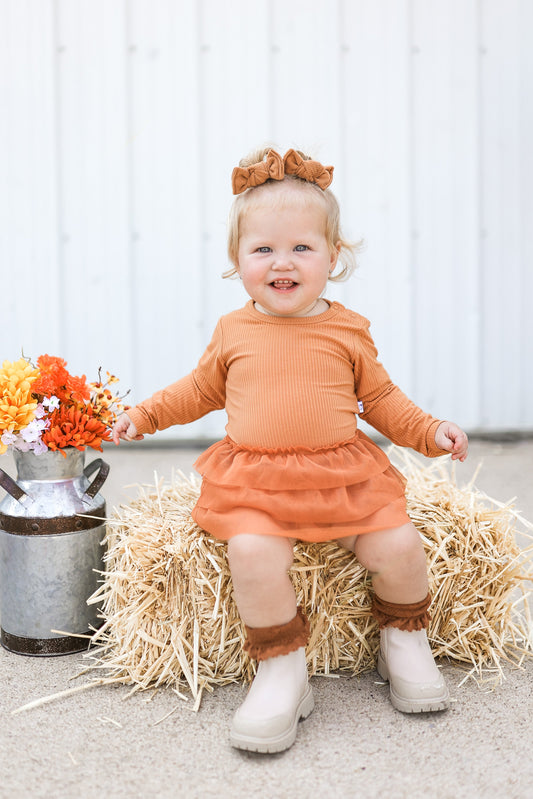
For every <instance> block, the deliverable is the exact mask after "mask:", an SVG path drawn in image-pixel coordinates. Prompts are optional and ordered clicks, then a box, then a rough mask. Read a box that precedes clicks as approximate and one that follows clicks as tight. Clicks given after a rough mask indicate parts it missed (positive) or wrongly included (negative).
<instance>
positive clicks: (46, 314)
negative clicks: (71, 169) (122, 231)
mask: <svg viewBox="0 0 533 799" xmlns="http://www.w3.org/2000/svg"><path fill="white" fill-rule="evenodd" d="M55 58H56V52H55V46H54V17H53V7H52V4H51V3H36V2H31V0H23V1H22V2H20V0H7V2H3V3H2V5H1V6H0V108H1V114H0V185H1V187H2V190H1V191H0V273H1V275H2V308H1V341H2V352H1V353H0V362H1V361H3V360H4V359H8V360H13V359H17V358H19V357H20V355H21V352H22V351H24V354H25V355H27V356H29V357H32V358H33V359H35V358H37V356H38V355H39V354H41V353H42V352H45V351H51V352H54V351H57V350H58V347H59V329H60V325H59V320H60V318H61V315H62V313H64V309H62V308H60V305H59V291H58V287H59V273H58V260H57V207H56V191H57V182H56V138H55V137H56V121H55V101H56V98H55V85H54V61H55Z"/></svg>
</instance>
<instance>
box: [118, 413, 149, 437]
mask: <svg viewBox="0 0 533 799" xmlns="http://www.w3.org/2000/svg"><path fill="white" fill-rule="evenodd" d="M112 438H113V441H114V442H115V444H118V443H119V440H120V439H121V438H122V439H123V440H124V441H142V440H143V438H144V436H143V435H139V434H138V433H137V428H136V427H135V425H134V424H133V422H132V421H131V419H130V417H129V416H128V414H127V413H123V414H122V415H121V416H119V417H118V419H117V421H116V422H115V424H114V425H113V433H112Z"/></svg>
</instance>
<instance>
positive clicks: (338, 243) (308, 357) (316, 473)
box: [113, 150, 468, 752]
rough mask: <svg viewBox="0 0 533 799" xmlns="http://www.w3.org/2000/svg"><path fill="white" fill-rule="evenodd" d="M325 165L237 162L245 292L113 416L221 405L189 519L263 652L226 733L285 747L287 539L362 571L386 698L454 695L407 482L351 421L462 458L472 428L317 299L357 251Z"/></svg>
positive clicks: (138, 427)
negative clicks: (185, 366)
mask: <svg viewBox="0 0 533 799" xmlns="http://www.w3.org/2000/svg"><path fill="white" fill-rule="evenodd" d="M332 173H333V167H324V166H322V165H321V164H320V163H318V162H317V161H313V160H311V159H309V158H307V157H306V156H305V155H303V154H302V153H300V152H298V151H294V150H289V151H288V152H287V153H286V154H285V156H283V157H281V156H280V155H279V154H278V153H277V152H275V151H274V150H268V151H263V152H260V153H257V154H255V156H251V157H250V158H249V159H247V160H245V161H242V162H241V165H240V167H236V168H235V169H234V170H233V176H232V183H233V192H234V194H236V195H238V196H237V198H236V199H235V201H234V204H233V207H232V210H231V214H230V224H229V256H230V259H231V262H232V263H233V265H234V269H233V270H231V271H230V272H228V273H227V276H228V275H230V274H236V275H238V276H239V277H240V279H241V280H242V282H243V285H244V288H245V289H246V291H247V293H248V294H249V295H250V298H251V299H250V300H249V301H248V302H247V303H246V305H245V306H244V307H243V308H241V309H240V310H237V311H234V312H232V313H230V314H227V315H226V316H223V317H222V318H221V319H220V320H219V322H218V324H217V326H216V328H215V331H214V334H213V338H212V340H211V343H210V344H209V346H208V347H207V349H206V351H205V353H204V354H203V356H202V357H201V359H200V361H199V363H198V366H197V367H196V368H195V369H194V370H193V371H192V372H191V374H190V375H188V376H187V377H184V378H182V379H181V380H178V381H177V382H176V383H173V384H172V385H170V386H168V387H167V388H165V389H163V390H161V391H159V392H157V393H156V394H154V395H153V397H152V398H151V399H148V400H146V401H145V402H142V403H140V404H139V405H137V406H136V407H135V408H132V409H130V410H128V412H127V414H123V415H122V416H121V417H120V418H119V420H118V421H117V423H116V425H115V428H114V431H113V440H114V442H115V443H116V444H118V443H119V439H125V440H139V439H142V438H143V434H144V433H153V432H155V430H163V429H165V428H167V427H169V426H170V425H173V424H186V423H187V422H191V421H193V420H195V419H198V418H199V417H201V416H204V415H205V414H206V413H208V412H209V411H212V410H215V409H220V408H225V409H226V412H227V415H228V424H227V426H226V431H227V436H226V437H225V438H224V440H222V441H219V442H217V443H216V444H214V445H213V446H212V447H210V448H209V449H208V450H207V451H206V452H204V453H203V454H202V455H200V457H199V458H198V459H197V461H196V463H195V467H196V468H197V469H198V471H199V472H200V473H201V474H202V477H203V481H202V489H201V494H200V498H199V499H198V502H197V504H196V507H195V509H194V511H193V517H194V519H195V521H196V522H197V523H198V524H199V525H200V527H202V528H203V529H204V530H207V531H208V532H209V533H210V534H211V535H213V536H215V537H216V538H219V539H223V540H227V541H228V559H229V565H230V569H231V575H232V580H233V585H234V596H235V601H236V604H237V607H238V610H239V614H240V616H241V618H242V620H243V623H244V625H245V628H246V634H247V640H246V645H245V648H246V651H247V652H248V653H249V655H250V657H252V658H255V659H256V660H257V661H258V668H257V673H256V677H255V679H254V681H253V683H252V686H251V688H250V691H249V692H248V694H247V697H246V699H245V701H244V703H243V704H242V706H241V707H240V708H239V709H238V710H237V712H236V714H235V716H234V718H233V722H232V727H231V735H230V739H231V743H232V744H233V746H235V747H237V748H240V749H247V750H252V751H257V752H279V751H282V750H284V749H287V748H288V747H289V746H291V745H292V743H293V742H294V740H295V737H296V728H297V725H298V721H299V719H300V718H306V717H307V716H308V715H309V714H310V713H311V711H312V709H313V695H312V692H311V687H310V686H309V685H308V679H307V669H306V660H305V646H306V643H307V641H308V637H309V624H308V621H307V619H306V617H305V615H304V613H303V612H302V609H301V608H297V606H296V598H295V593H294V589H293V587H292V583H291V581H290V578H289V575H288V571H289V569H290V567H291V563H292V559H293V544H294V540H295V539H300V540H303V541H315V542H316V541H331V540H334V541H337V542H338V543H339V544H340V545H342V546H344V547H346V548H347V549H349V550H351V551H352V552H354V553H355V556H356V557H357V559H358V560H359V561H360V563H361V564H362V565H363V566H364V567H365V568H366V569H368V570H369V572H370V574H371V576H372V585H373V591H374V595H373V613H374V615H375V618H376V619H377V621H378V622H379V626H380V629H381V633H380V636H381V637H380V651H379V659H378V671H379V673H380V675H381V676H382V678H383V679H385V680H388V681H389V684H390V697H391V700H392V704H393V705H394V707H395V708H397V709H398V710H401V711H403V712H404V713H417V712H420V711H434V710H444V709H445V708H446V707H447V706H448V704H449V697H448V690H447V688H446V685H445V683H444V680H443V678H442V676H441V674H440V672H439V671H438V669H437V667H436V666H435V662H434V660H433V656H432V654H431V650H430V647H429V644H428V640H427V637H426V627H427V625H428V621H429V615H428V607H429V605H430V596H429V593H428V580H427V569H426V560H425V554H424V550H423V547H422V543H421V540H420V536H419V534H418V532H417V530H416V529H415V527H414V526H413V524H412V523H411V521H410V520H409V517H408V516H407V513H406V504H405V496H404V486H405V481H404V479H403V477H402V476H401V474H400V473H399V472H398V471H397V470H396V469H395V468H394V467H393V466H392V465H391V463H390V462H389V460H388V458H387V456H386V455H385V453H384V452H383V451H382V450H381V449H380V448H379V447H378V446H377V445H376V444H375V443H373V442H372V440H371V439H370V438H368V437H367V436H366V435H364V434H363V433H362V432H361V431H359V430H358V429H357V415H359V416H361V417H362V418H363V419H366V421H368V422H369V423H370V424H371V425H373V426H374V427H375V428H376V429H377V430H379V431H380V432H381V433H382V434H383V435H385V436H386V437H387V438H389V439H390V440H391V441H393V442H394V443H396V444H400V445H402V446H406V447H412V448H413V449H415V450H417V451H418V452H421V453H423V454H424V455H428V456H431V457H433V456H437V455H441V454H443V453H444V452H451V453H452V458H453V459H459V460H460V461H464V459H465V458H466V455H467V450H468V441H467V437H466V435H465V434H464V433H463V432H462V430H460V429H459V428H458V427H457V426H456V425H455V424H452V423H451V422H443V421H440V420H438V419H434V418H433V417H432V416H430V415H428V414H426V413H424V412H423V411H422V410H420V408H418V407H417V406H416V405H414V404H413V403H412V402H411V401H410V400H409V399H407V397H406V396H405V395H404V394H403V393H402V392H401V391H400V389H399V388H398V387H397V386H395V385H393V383H392V382H391V380H390V378H389V376H388V374H387V372H386V371H385V369H384V368H383V366H382V365H381V363H380V362H379V361H378V360H377V351H376V348H375V346H374V343H373V341H372V338H371V336H370V333H369V322H368V321H367V320H366V319H365V318H363V317H362V316H360V315H359V314H357V313H355V312H354V311H350V310H347V309H346V308H345V307H344V306H343V305H341V304H340V303H338V302H331V301H328V300H326V299H325V298H324V296H323V295H324V291H325V289H326V286H327V282H328V280H335V279H339V278H344V277H346V276H347V275H348V274H349V273H350V272H351V270H352V268H353V266H354V258H353V256H354V247H353V246H352V245H350V244H349V243H348V242H346V241H345V240H344V239H343V238H342V235H341V232H340V228H339V209H338V205H337V201H336V199H335V197H334V195H333V194H332V193H331V191H330V190H329V189H328V186H329V184H330V182H331V179H332ZM339 265H340V266H339Z"/></svg>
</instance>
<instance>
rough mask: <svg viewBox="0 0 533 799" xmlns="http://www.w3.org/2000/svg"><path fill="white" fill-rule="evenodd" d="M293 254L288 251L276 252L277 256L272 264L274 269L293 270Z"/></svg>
mask: <svg viewBox="0 0 533 799" xmlns="http://www.w3.org/2000/svg"><path fill="white" fill-rule="evenodd" d="M293 268H294V267H293V264H292V259H291V255H290V253H288V252H278V253H276V257H275V259H274V263H273V264H272V269H278V270H283V271H287V270H291V269H293Z"/></svg>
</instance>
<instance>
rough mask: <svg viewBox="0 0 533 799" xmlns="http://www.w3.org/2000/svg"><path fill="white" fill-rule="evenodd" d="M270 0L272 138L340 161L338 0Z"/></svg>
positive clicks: (330, 159)
mask: <svg viewBox="0 0 533 799" xmlns="http://www.w3.org/2000/svg"><path fill="white" fill-rule="evenodd" d="M271 5H272V81H273V85H272V98H273V107H272V134H273V138H274V141H275V142H276V143H278V144H279V146H280V147H283V149H285V148H286V147H299V148H301V149H303V150H306V151H308V152H309V153H310V154H313V155H316V156H317V157H319V158H321V159H324V160H325V161H327V162H328V163H333V164H338V163H339V157H340V152H341V148H340V142H341V136H340V128H339V122H340V91H339V87H340V81H339V77H340V60H339V56H340V42H339V31H340V23H339V3H338V2H328V0H291V2H289V3H287V2H285V1H284V0H272V2H271Z"/></svg>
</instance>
